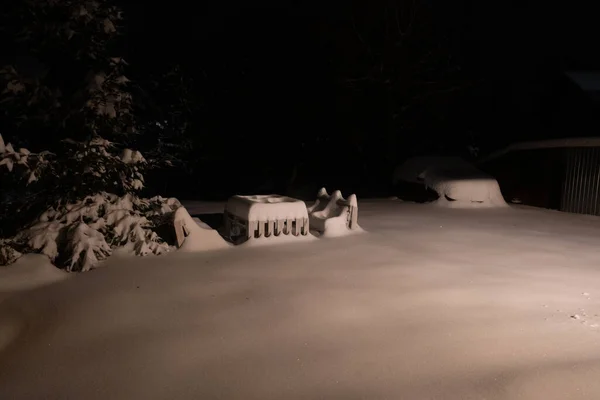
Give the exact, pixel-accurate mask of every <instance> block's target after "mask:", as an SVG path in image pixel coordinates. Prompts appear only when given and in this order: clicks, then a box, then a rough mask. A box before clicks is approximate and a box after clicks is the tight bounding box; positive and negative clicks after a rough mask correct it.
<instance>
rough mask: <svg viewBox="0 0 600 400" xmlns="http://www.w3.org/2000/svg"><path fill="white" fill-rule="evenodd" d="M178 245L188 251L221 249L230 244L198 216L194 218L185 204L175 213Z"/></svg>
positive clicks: (174, 220) (174, 223)
mask: <svg viewBox="0 0 600 400" xmlns="http://www.w3.org/2000/svg"><path fill="white" fill-rule="evenodd" d="M173 227H174V228H175V237H176V241H177V247H178V248H180V249H182V250H187V251H207V250H219V249H224V248H227V247H228V246H229V244H228V243H227V242H226V241H225V240H224V239H223V238H222V237H221V235H219V233H218V232H217V231H216V230H214V229H212V228H211V227H210V226H208V225H206V224H205V223H203V222H202V221H200V220H199V219H197V218H192V217H191V216H190V214H189V212H188V211H187V209H186V208H185V207H183V206H181V207H179V208H178V209H177V211H175V212H174V213H173Z"/></svg>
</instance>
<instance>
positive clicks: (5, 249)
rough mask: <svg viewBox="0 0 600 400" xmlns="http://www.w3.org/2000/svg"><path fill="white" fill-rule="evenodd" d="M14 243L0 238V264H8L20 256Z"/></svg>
mask: <svg viewBox="0 0 600 400" xmlns="http://www.w3.org/2000/svg"><path fill="white" fill-rule="evenodd" d="M21 255H22V254H21V253H20V252H19V251H17V250H16V249H15V247H14V244H13V243H11V241H9V240H4V239H0V265H8V264H12V263H13V262H15V261H17V260H18V259H19V257H21Z"/></svg>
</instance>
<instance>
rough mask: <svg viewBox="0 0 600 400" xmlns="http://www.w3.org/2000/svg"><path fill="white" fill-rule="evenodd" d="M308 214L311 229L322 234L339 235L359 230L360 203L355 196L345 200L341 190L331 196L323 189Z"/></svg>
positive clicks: (352, 195)
mask: <svg viewBox="0 0 600 400" xmlns="http://www.w3.org/2000/svg"><path fill="white" fill-rule="evenodd" d="M308 214H309V221H310V226H311V228H312V229H314V230H316V231H319V232H321V233H326V234H330V235H331V234H333V235H337V234H340V233H343V232H344V231H347V230H355V229H358V228H359V226H358V202H357V200H356V195H354V194H351V195H350V196H348V199H344V198H343V197H342V193H341V192H340V191H339V190H336V191H335V192H333V193H332V194H331V196H330V195H329V194H328V193H327V190H325V188H322V189H321V190H319V193H318V194H317V201H316V202H315V204H313V205H312V206H311V207H309V208H308Z"/></svg>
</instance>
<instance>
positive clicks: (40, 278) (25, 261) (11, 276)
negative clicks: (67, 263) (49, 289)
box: [0, 254, 69, 296]
mask: <svg viewBox="0 0 600 400" xmlns="http://www.w3.org/2000/svg"><path fill="white" fill-rule="evenodd" d="M68 276H69V274H68V273H67V272H65V271H63V270H61V269H58V268H56V267H55V266H54V265H52V263H51V262H50V259H49V258H48V257H46V256H45V255H43V254H25V255H23V256H22V257H20V258H19V259H18V260H17V261H16V262H15V263H13V264H11V265H8V266H5V267H1V268H0V296H1V294H3V293H14V292H20V291H23V290H29V289H34V288H36V287H40V286H44V285H47V284H50V283H54V282H57V281H60V280H63V279H66V278H67V277H68Z"/></svg>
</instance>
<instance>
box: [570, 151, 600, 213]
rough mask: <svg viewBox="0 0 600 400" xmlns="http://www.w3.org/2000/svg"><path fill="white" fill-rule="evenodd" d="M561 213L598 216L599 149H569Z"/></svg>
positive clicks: (599, 201)
mask: <svg viewBox="0 0 600 400" xmlns="http://www.w3.org/2000/svg"><path fill="white" fill-rule="evenodd" d="M565 166H566V171H565V181H564V184H563V193H562V198H561V211H566V212H572V213H579V214H593V215H600V199H599V196H600V148H597V147H583V148H570V149H567V151H566V163H565Z"/></svg>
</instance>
